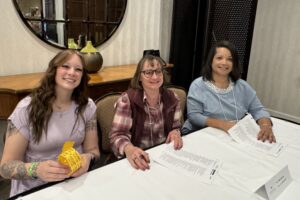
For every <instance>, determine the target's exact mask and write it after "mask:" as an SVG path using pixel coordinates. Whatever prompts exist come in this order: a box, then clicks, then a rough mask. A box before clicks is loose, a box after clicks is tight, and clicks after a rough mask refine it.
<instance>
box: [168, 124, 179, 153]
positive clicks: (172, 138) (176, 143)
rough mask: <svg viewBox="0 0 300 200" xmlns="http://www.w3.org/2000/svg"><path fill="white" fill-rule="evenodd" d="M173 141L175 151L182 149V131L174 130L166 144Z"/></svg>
mask: <svg viewBox="0 0 300 200" xmlns="http://www.w3.org/2000/svg"><path fill="white" fill-rule="evenodd" d="M172 141H174V149H175V150H178V149H181V148H182V146H183V142H182V138H181V134H180V131H179V130H178V129H174V130H172V131H171V132H170V133H169V135H168V137H167V140H166V143H167V144H168V143H170V142H172Z"/></svg>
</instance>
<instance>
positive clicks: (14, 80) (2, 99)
mask: <svg viewBox="0 0 300 200" xmlns="http://www.w3.org/2000/svg"><path fill="white" fill-rule="evenodd" d="M172 66H173V65H172V64H169V65H168V69H169V70H167V71H168V77H167V79H169V80H170V77H171V75H170V74H171V72H170V69H171V67H172ZM135 70H136V64H131V65H120V66H111V67H103V68H102V69H100V70H99V71H98V72H97V73H94V74H89V75H90V78H91V79H90V81H89V96H90V97H91V98H92V99H93V100H96V99H97V98H99V97H101V96H102V95H104V94H107V93H109V92H122V91H125V90H126V89H127V88H128V86H129V82H130V79H131V78H132V77H133V75H134V73H135ZM43 75H44V73H33V74H21V75H11V76H0V119H7V118H8V117H9V115H10V114H11V113H12V111H13V110H14V109H15V107H16V105H17V104H18V102H19V101H20V100H21V99H22V98H24V97H25V96H27V95H28V94H29V93H30V92H31V91H32V90H33V89H34V88H36V87H37V86H38V84H39V81H40V80H41V78H42V77H43Z"/></svg>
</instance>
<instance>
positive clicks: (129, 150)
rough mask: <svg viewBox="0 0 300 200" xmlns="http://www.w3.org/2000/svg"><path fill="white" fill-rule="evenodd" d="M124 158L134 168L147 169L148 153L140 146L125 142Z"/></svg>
mask: <svg viewBox="0 0 300 200" xmlns="http://www.w3.org/2000/svg"><path fill="white" fill-rule="evenodd" d="M124 152H125V154H126V158H127V160H128V161H129V163H130V165H131V166H132V167H133V168H135V169H141V170H143V171H144V170H146V169H149V168H150V166H149V163H150V159H149V155H148V153H146V152H145V151H143V150H142V149H141V148H138V147H135V146H133V145H132V144H127V145H126V146H125V148H124Z"/></svg>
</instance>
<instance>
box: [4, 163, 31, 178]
mask: <svg viewBox="0 0 300 200" xmlns="http://www.w3.org/2000/svg"><path fill="white" fill-rule="evenodd" d="M0 173H1V175H2V176H3V177H4V178H8V179H24V178H25V177H26V174H27V170H26V167H25V163H23V162H21V161H18V160H12V161H8V162H6V163H4V164H2V165H1V167H0Z"/></svg>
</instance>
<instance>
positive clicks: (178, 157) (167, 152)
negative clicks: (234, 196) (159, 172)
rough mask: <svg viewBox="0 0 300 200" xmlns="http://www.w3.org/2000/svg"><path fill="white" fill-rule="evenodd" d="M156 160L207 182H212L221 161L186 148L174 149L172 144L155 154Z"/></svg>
mask: <svg viewBox="0 0 300 200" xmlns="http://www.w3.org/2000/svg"><path fill="white" fill-rule="evenodd" d="M153 159H154V161H156V162H157V163H159V164H161V165H163V166H165V167H167V168H169V169H172V170H175V171H177V172H179V173H182V174H185V175H188V176H192V177H197V178H200V179H201V181H203V182H205V183H212V181H213V178H214V177H215V176H216V174H217V171H218V169H219V168H220V166H221V162H220V161H218V160H213V159H210V158H207V157H205V156H202V155H197V154H194V153H191V152H189V151H186V150H183V149H181V150H174V148H173V146H172V145H167V146H166V148H165V149H164V150H163V151H161V152H160V153H159V154H158V155H157V156H155V157H154V158H153Z"/></svg>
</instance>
